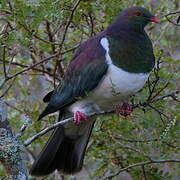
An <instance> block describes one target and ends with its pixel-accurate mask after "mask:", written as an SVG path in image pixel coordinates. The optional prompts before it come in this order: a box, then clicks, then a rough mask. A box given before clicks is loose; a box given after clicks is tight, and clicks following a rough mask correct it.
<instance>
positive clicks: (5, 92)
mask: <svg viewBox="0 0 180 180" xmlns="http://www.w3.org/2000/svg"><path fill="white" fill-rule="evenodd" d="M15 80H16V78H14V79H13V80H12V82H11V84H10V85H9V87H8V88H7V89H6V90H5V91H4V92H3V94H2V95H1V96H0V99H1V98H2V97H4V96H5V95H6V94H7V93H8V91H9V90H10V89H11V87H12V86H13V84H14V82H15Z"/></svg>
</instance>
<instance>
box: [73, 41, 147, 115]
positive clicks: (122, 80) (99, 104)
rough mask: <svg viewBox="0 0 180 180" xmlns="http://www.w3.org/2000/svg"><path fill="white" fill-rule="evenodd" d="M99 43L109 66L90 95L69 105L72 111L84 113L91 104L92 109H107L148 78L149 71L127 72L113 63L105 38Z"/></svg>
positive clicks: (135, 90)
mask: <svg viewBox="0 0 180 180" xmlns="http://www.w3.org/2000/svg"><path fill="white" fill-rule="evenodd" d="M100 43H101V45H102V47H103V48H104V49H105V50H106V63H107V64H108V66H109V67H108V71H107V74H106V75H105V77H104V79H102V81H101V82H100V83H99V85H98V86H97V87H96V88H95V89H94V90H93V92H92V93H91V96H90V97H87V98H85V99H83V100H80V101H78V102H76V103H74V104H73V105H72V106H71V108H70V109H71V111H73V112H74V111H76V110H81V111H82V112H85V113H86V112H87V111H90V109H91V108H90V107H91V106H92V104H93V109H94V108H95V109H103V110H104V109H108V108H110V107H112V106H113V105H115V104H117V102H119V103H120V102H122V101H124V100H126V99H127V98H128V97H129V96H131V95H133V94H134V93H136V92H137V91H139V90H140V89H141V88H142V87H143V85H144V84H145V82H146V81H147V79H148V76H149V73H129V72H126V71H124V70H123V69H121V68H119V67H117V66H115V65H113V63H112V60H111V57H110V55H109V43H108V40H107V38H102V39H101V41H100Z"/></svg>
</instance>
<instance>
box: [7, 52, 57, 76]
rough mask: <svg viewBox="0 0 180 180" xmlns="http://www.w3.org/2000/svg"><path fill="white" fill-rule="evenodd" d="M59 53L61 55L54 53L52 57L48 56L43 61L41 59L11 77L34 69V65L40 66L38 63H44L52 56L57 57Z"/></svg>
mask: <svg viewBox="0 0 180 180" xmlns="http://www.w3.org/2000/svg"><path fill="white" fill-rule="evenodd" d="M58 55H59V53H56V54H54V55H52V56H50V57H47V58H45V59H43V60H42V61H39V62H37V63H35V64H33V65H31V66H29V67H27V68H25V69H23V70H22V71H19V72H17V73H15V74H14V75H12V76H10V77H9V79H12V78H14V77H16V76H18V75H20V74H22V73H24V72H26V71H29V70H30V69H33V68H34V67H36V66H38V65H40V64H42V63H44V62H46V61H49V60H51V59H52V58H54V57H57V56H58Z"/></svg>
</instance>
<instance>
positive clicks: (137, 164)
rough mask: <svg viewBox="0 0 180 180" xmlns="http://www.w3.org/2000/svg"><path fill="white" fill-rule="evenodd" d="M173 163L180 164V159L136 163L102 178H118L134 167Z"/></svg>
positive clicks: (102, 179) (103, 179)
mask: <svg viewBox="0 0 180 180" xmlns="http://www.w3.org/2000/svg"><path fill="white" fill-rule="evenodd" d="M168 162H169V163H171V162H176V163H180V159H162V160H151V161H145V162H139V163H135V164H132V165H129V166H127V167H125V168H122V169H120V170H119V171H118V172H117V173H115V174H111V175H109V176H106V177H105V178H101V180H105V179H111V178H113V177H115V176H118V175H119V174H120V173H121V172H123V171H126V170H128V169H131V168H134V167H138V166H145V165H149V164H156V163H157V164H159V163H168Z"/></svg>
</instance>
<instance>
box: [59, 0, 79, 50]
mask: <svg viewBox="0 0 180 180" xmlns="http://www.w3.org/2000/svg"><path fill="white" fill-rule="evenodd" d="M80 2H81V0H78V1H77V2H76V3H75V5H74V7H73V9H72V11H71V15H70V16H69V19H68V22H67V25H66V27H65V30H64V34H63V37H62V41H61V43H60V49H62V45H63V43H64V41H65V39H66V34H67V31H68V28H69V26H70V24H71V22H72V19H73V16H74V13H75V11H76V9H77V7H78V5H79V3H80Z"/></svg>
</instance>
